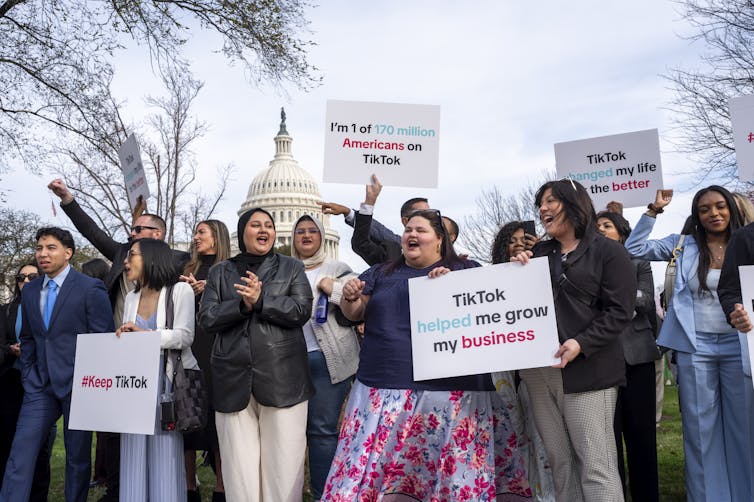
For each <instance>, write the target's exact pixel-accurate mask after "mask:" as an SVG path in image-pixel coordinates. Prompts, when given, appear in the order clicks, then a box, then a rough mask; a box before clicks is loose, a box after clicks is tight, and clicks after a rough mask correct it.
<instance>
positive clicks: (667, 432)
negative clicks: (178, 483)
mask: <svg viewBox="0 0 754 502" xmlns="http://www.w3.org/2000/svg"><path fill="white" fill-rule="evenodd" d="M62 429H63V422H62V421H60V422H58V437H57V439H56V441H55V447H54V449H53V452H52V466H51V467H52V479H51V483H50V497H49V499H50V501H51V502H57V501H60V500H65V498H64V496H63V479H64V473H65V451H64V450H63V430H62ZM92 453H94V451H92ZM92 458H94V456H92ZM657 462H658V465H659V476H660V500H662V501H664V502H665V501H667V502H675V501H677V502H683V501H685V500H686V486H685V480H684V475H683V440H682V437H681V415H680V412H679V410H678V390H677V389H676V387H675V386H669V387H665V403H664V405H663V417H662V422H661V423H660V427H659V428H658V429H657ZM199 481H200V482H201V488H200V489H201V492H202V498H203V500H209V499H210V497H211V496H212V489H213V488H214V486H215V476H214V474H213V473H212V469H210V468H209V467H200V468H199ZM103 493H104V490H103V489H101V488H95V489H92V490H90V491H89V501H90V502H96V500H97V499H98V498H99V497H101V496H102V494H103ZM311 500H312V499H311V496H309V494H304V496H303V501H304V502H310V501H311Z"/></svg>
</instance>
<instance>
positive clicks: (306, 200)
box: [231, 110, 340, 260]
mask: <svg viewBox="0 0 754 502" xmlns="http://www.w3.org/2000/svg"><path fill="white" fill-rule="evenodd" d="M280 115H281V119H282V120H281V122H280V130H279V131H278V134H277V136H275V157H274V158H273V159H272V160H271V161H270V164H269V167H267V168H266V169H264V170H263V171H262V172H260V173H259V174H257V175H256V176H255V177H254V180H253V181H252V182H251V184H250V185H249V191H248V193H247V195H246V200H245V201H244V203H243V204H241V208H240V209H239V210H238V214H239V216H240V215H241V214H243V213H244V212H245V211H247V210H249V209H251V208H254V207H261V208H262V209H264V210H265V211H269V213H270V214H272V218H273V220H275V230H276V233H277V242H276V243H275V246H276V247H277V246H292V245H293V239H292V233H293V224H294V223H295V222H296V221H297V220H298V219H299V218H300V217H301V216H302V215H304V214H308V215H310V216H313V217H315V218H317V219H318V220H319V221H321V222H322V224H323V225H324V227H325V235H324V236H323V239H324V246H325V253H326V255H327V257H328V258H332V259H335V260H337V259H338V244H339V242H340V236H339V235H338V232H337V231H335V230H334V229H332V228H330V216H329V215H325V214H322V207H321V206H320V205H319V202H320V201H321V200H322V198H321V196H320V193H319V185H318V184H317V182H316V181H315V180H314V178H313V177H312V175H311V174H309V172H308V171H306V170H305V169H303V168H302V167H301V166H299V164H298V162H297V161H296V159H294V158H293V154H292V153H291V144H292V143H293V138H292V137H291V136H290V135H289V134H288V131H287V129H286V125H285V111H282V110H281V114H280ZM231 242H233V243H234V244H233V247H234V248H235V247H236V244H235V243H236V239H232V241H231ZM233 252H234V253H237V252H238V250H237V249H234V250H233Z"/></svg>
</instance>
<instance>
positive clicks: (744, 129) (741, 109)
mask: <svg viewBox="0 0 754 502" xmlns="http://www.w3.org/2000/svg"><path fill="white" fill-rule="evenodd" d="M728 106H729V108H730V121H731V125H732V126H733V144H734V146H735V147H736V164H738V179H740V180H741V181H754V95H752V96H740V97H737V98H731V100H730V102H729V105H728Z"/></svg>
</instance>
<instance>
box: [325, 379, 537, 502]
mask: <svg viewBox="0 0 754 502" xmlns="http://www.w3.org/2000/svg"><path fill="white" fill-rule="evenodd" d="M527 447H528V444H527V440H526V439H525V438H522V439H520V438H519V437H518V436H517V434H516V433H515V431H514V430H513V428H512V427H511V426H510V417H509V415H508V410H507V409H506V407H505V406H504V405H503V402H502V399H501V398H500V396H499V395H498V394H497V393H496V392H494V391H490V392H481V391H417V390H410V389H378V388H373V387H368V386H366V385H364V384H362V383H361V382H359V381H356V382H355V383H354V385H353V388H352V389H351V395H350V398H349V400H348V405H347V407H346V411H345V415H344V417H343V425H342V427H341V431H340V438H339V440H338V450H337V452H336V454H335V458H334V459H333V463H332V466H331V467H330V474H329V475H328V477H327V482H326V483H325V492H324V494H323V497H322V500H327V501H333V502H345V501H348V502H357V501H358V502H368V501H378V500H381V499H382V498H383V497H384V496H385V495H403V496H406V497H409V498H412V499H415V500H421V501H427V502H430V501H432V502H435V501H438V502H439V501H448V502H451V501H452V502H457V501H466V500H474V501H494V500H496V495H497V494H511V495H512V496H515V499H516V500H527V499H528V497H530V496H531V490H530V489H529V483H528V478H527V473H526V468H525V465H526V463H525V458H526V456H527V455H528V450H527Z"/></svg>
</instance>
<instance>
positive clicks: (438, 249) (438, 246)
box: [437, 242, 441, 253]
mask: <svg viewBox="0 0 754 502" xmlns="http://www.w3.org/2000/svg"><path fill="white" fill-rule="evenodd" d="M440 249H441V247H440V243H439V242H438V243H437V252H438V253H439V252H440Z"/></svg>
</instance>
